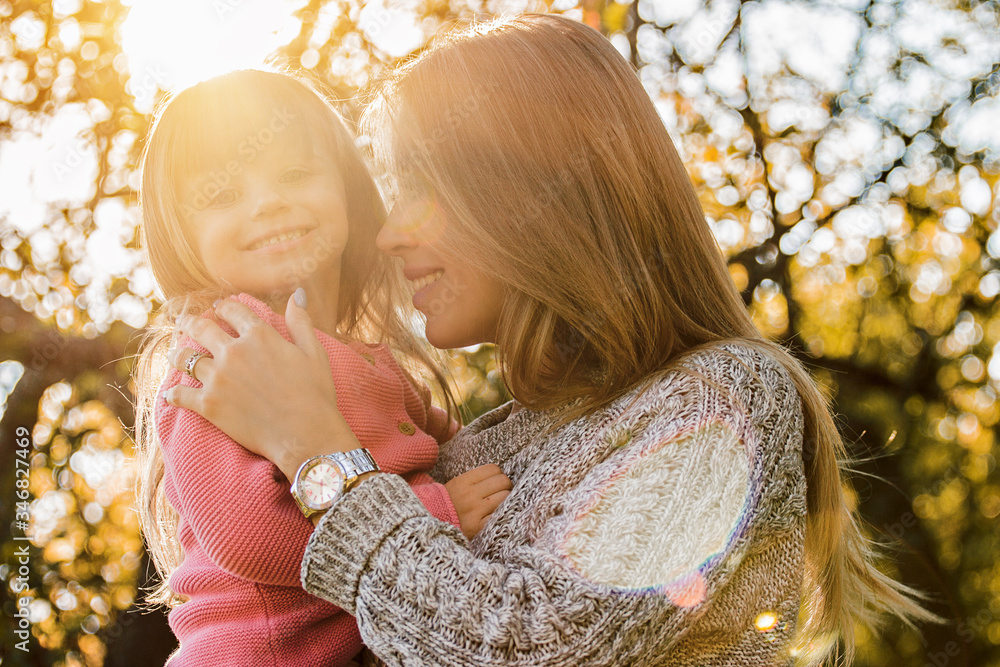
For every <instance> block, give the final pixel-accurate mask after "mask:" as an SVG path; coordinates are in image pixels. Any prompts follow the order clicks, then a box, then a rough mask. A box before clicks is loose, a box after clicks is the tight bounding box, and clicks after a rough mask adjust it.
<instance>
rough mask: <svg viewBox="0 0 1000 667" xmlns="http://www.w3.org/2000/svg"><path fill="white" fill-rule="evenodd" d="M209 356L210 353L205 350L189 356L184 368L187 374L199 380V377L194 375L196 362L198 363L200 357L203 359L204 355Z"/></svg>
mask: <svg viewBox="0 0 1000 667" xmlns="http://www.w3.org/2000/svg"><path fill="white" fill-rule="evenodd" d="M207 356H208V355H207V354H205V353H204V352H195V353H194V354H192V355H191V356H190V357H188V358H187V361H185V362H184V369H183V370H184V372H185V373H187V376H188V377H189V378H191V379H192V380H197V379H198V378H196V377H195V376H194V365H195V364H196V363H198V360H199V359H201V358H202V357H207Z"/></svg>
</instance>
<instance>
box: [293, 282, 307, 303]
mask: <svg viewBox="0 0 1000 667" xmlns="http://www.w3.org/2000/svg"><path fill="white" fill-rule="evenodd" d="M292 298H293V299H295V305H296V306H298V307H299V308H305V307H306V291H305V290H304V289H302V288H301V287H299V288H298V289H296V290H295V292H294V293H293V294H292Z"/></svg>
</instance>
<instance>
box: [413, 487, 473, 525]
mask: <svg viewBox="0 0 1000 667" xmlns="http://www.w3.org/2000/svg"><path fill="white" fill-rule="evenodd" d="M410 488H412V489H413V493H414V494H415V495H416V496H417V498H419V499H420V502H421V503H423V504H424V507H426V508H427V511H428V512H430V513H431V514H432V515H433V516H434V518H435V519H439V520H441V521H445V522H447V523H450V524H451V525H453V526H455V527H456V528H461V527H462V524H461V522H460V521H459V519H458V512H456V511H455V505H453V504H452V502H451V496H449V495H448V489H446V488H444V484H438V483H437V482H428V483H426V484H411V485H410Z"/></svg>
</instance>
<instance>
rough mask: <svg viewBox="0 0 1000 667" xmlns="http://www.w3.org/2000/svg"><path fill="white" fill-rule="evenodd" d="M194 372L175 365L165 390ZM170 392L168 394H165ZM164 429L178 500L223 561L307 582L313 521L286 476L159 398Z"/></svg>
mask: <svg viewBox="0 0 1000 667" xmlns="http://www.w3.org/2000/svg"><path fill="white" fill-rule="evenodd" d="M180 383H184V384H189V383H190V379H189V378H188V377H187V376H186V375H184V374H183V373H180V372H179V371H176V370H173V371H171V372H170V375H169V376H168V377H167V379H166V381H165V382H164V384H163V387H162V389H161V392H162V391H165V390H168V389H169V388H170V387H173V386H175V385H177V384H180ZM161 395H162V393H161ZM156 428H157V436H158V438H159V441H160V449H161V451H162V453H163V462H164V467H165V474H166V475H167V476H168V477H169V479H170V480H171V481H172V484H173V488H174V490H175V492H176V494H177V496H178V497H179V499H180V500H181V502H179V503H175V505H177V506H178V509H179V510H182V511H181V518H182V520H183V521H184V522H185V523H186V524H187V525H188V526H189V527H190V529H191V530H192V531H193V533H194V536H195V538H196V539H197V540H198V543H199V544H200V545H201V547H202V548H203V549H204V550H205V553H206V554H207V555H208V557H209V558H211V559H212V561H213V562H214V563H216V564H217V565H218V566H219V567H221V568H222V569H223V570H226V571H227V572H229V573H231V574H234V575H236V576H238V577H242V578H243V579H248V580H250V581H254V582H257V583H262V584H274V585H281V586H298V585H299V566H300V564H301V558H302V554H303V553H304V551H305V545H306V542H307V541H308V539H309V535H310V533H311V532H312V524H311V522H309V521H308V520H307V519H306V518H305V517H304V516H303V515H302V512H300V511H299V509H298V507H297V506H296V505H295V501H294V500H293V499H292V497H291V493H290V491H289V484H288V482H287V481H286V480H285V477H284V475H283V474H282V473H281V471H280V470H278V469H277V468H276V467H275V466H274V465H273V464H272V463H271V462H270V461H268V460H267V459H264V458H261V457H259V456H257V455H255V454H251V453H250V452H248V451H247V450H245V449H244V448H243V447H241V446H240V445H239V444H237V443H236V442H235V441H233V440H232V439H231V438H230V437H229V436H227V435H226V434H225V433H223V432H222V431H220V430H219V429H218V428H216V427H215V426H214V425H213V424H211V423H210V422H208V421H207V420H205V419H204V418H203V417H201V416H200V415H198V414H197V413H195V412H192V411H191V410H186V409H183V408H177V407H174V406H172V405H169V404H166V403H165V402H163V401H162V400H158V402H157V410H156Z"/></svg>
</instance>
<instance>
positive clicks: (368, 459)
mask: <svg viewBox="0 0 1000 667" xmlns="http://www.w3.org/2000/svg"><path fill="white" fill-rule="evenodd" d="M330 458H332V459H333V460H334V461H336V462H337V465H339V466H340V469H341V470H342V471H343V472H344V491H347V490H348V489H350V488H351V487H352V486H354V485H355V484H356V483H357V481H358V478H359V477H361V475H364V474H365V473H369V472H379V470H380V468H379V467H378V463H376V462H375V458H374V457H373V456H372V453H371V452H369V451H368V450H367V449H365V448H364V447H362V448H360V449H352V450H351V451H349V452H334V453H333V454H330Z"/></svg>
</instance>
